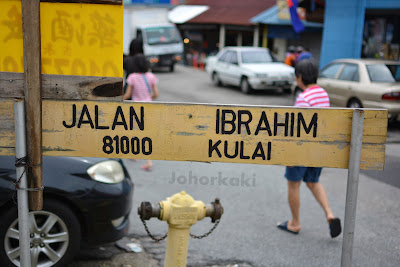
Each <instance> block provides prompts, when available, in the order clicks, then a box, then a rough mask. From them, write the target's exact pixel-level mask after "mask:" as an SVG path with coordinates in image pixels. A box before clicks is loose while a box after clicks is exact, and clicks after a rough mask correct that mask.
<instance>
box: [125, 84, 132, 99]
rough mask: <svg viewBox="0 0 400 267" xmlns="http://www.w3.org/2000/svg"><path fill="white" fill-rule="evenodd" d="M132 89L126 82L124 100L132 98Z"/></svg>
mask: <svg viewBox="0 0 400 267" xmlns="http://www.w3.org/2000/svg"><path fill="white" fill-rule="evenodd" d="M132 89H133V86H132V85H129V84H128V87H127V88H126V92H125V94H124V100H131V99H132Z"/></svg>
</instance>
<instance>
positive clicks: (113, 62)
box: [0, 0, 123, 77]
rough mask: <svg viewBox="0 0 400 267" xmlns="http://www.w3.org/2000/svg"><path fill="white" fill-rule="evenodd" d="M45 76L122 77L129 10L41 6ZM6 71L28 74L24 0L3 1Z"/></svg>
mask: <svg viewBox="0 0 400 267" xmlns="http://www.w3.org/2000/svg"><path fill="white" fill-rule="evenodd" d="M40 26H41V28H40V30H41V54H42V73H43V74H58V75H79V76H100V77H122V74H123V72H122V53H123V44H122V40H123V5H103V4H84V3H44V2H42V3H40ZM0 51H1V52H0V72H24V59H23V40H22V16H21V1H20V0H1V1H0Z"/></svg>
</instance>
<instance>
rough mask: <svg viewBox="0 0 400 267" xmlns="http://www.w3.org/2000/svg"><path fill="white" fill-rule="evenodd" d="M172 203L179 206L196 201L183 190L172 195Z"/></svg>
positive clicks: (188, 204)
mask: <svg viewBox="0 0 400 267" xmlns="http://www.w3.org/2000/svg"><path fill="white" fill-rule="evenodd" d="M171 203H173V204H175V205H177V206H183V207H185V206H191V205H192V204H193V203H194V199H193V198H192V197H191V196H190V195H188V194H186V192H185V191H181V192H180V193H177V194H175V195H173V196H172V197H171Z"/></svg>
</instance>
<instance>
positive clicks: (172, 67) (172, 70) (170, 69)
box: [169, 64, 175, 72]
mask: <svg viewBox="0 0 400 267" xmlns="http://www.w3.org/2000/svg"><path fill="white" fill-rule="evenodd" d="M174 68H175V64H172V65H170V66H169V72H174Z"/></svg>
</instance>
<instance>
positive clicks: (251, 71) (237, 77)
mask: <svg viewBox="0 0 400 267" xmlns="http://www.w3.org/2000/svg"><path fill="white" fill-rule="evenodd" d="M206 71H207V72H208V73H209V74H210V75H211V80H212V81H213V83H214V84H215V85H217V86H220V85H222V84H227V85H234V86H239V87H240V89H241V91H242V92H243V93H245V94H248V93H250V92H251V91H252V90H265V89H283V90H284V91H285V92H289V93H290V87H291V85H292V83H293V81H294V68H293V67H291V66H288V65H286V64H284V63H282V62H277V60H276V59H275V58H274V57H273V55H272V54H271V53H270V52H269V50H268V49H266V48H260V47H225V48H223V49H222V50H221V51H220V52H219V53H218V54H217V55H216V56H212V57H209V58H208V59H207V64H206Z"/></svg>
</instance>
